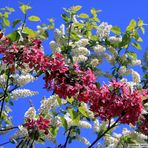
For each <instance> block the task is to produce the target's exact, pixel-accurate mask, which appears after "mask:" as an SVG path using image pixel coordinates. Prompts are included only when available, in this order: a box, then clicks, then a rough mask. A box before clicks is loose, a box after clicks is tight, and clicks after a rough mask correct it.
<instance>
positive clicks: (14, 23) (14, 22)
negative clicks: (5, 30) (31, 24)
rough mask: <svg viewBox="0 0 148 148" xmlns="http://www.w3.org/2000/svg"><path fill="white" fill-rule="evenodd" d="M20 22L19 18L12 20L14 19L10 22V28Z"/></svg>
mask: <svg viewBox="0 0 148 148" xmlns="http://www.w3.org/2000/svg"><path fill="white" fill-rule="evenodd" d="M20 22H21V20H20V19H16V20H14V21H13V22H12V28H15V26H16V25H17V24H18V23H20Z"/></svg>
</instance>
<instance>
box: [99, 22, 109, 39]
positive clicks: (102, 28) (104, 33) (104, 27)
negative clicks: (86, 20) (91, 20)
mask: <svg viewBox="0 0 148 148" xmlns="http://www.w3.org/2000/svg"><path fill="white" fill-rule="evenodd" d="M111 28H112V25H108V23H106V22H102V23H101V24H100V25H99V26H98V29H97V35H98V36H99V37H100V39H103V38H107V37H108V36H109V34H110V30H111Z"/></svg>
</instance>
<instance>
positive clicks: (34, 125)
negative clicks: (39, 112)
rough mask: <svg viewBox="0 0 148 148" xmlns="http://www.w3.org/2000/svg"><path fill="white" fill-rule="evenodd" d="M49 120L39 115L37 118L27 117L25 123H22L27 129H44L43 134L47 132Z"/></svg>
mask: <svg viewBox="0 0 148 148" xmlns="http://www.w3.org/2000/svg"><path fill="white" fill-rule="evenodd" d="M49 123H50V121H49V120H47V119H45V118H43V117H42V116H40V117H39V118H38V119H37V120H34V119H30V118H27V121H26V123H25V124H24V127H26V128H27V130H30V129H31V130H35V131H38V132H39V131H44V133H45V134H48V128H49Z"/></svg>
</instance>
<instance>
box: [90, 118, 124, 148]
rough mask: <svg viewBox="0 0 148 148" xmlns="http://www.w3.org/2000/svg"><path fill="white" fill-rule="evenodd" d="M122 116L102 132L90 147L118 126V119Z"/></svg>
mask: <svg viewBox="0 0 148 148" xmlns="http://www.w3.org/2000/svg"><path fill="white" fill-rule="evenodd" d="M120 118H121V117H119V118H118V119H117V120H116V121H115V122H114V123H113V124H112V125H111V126H108V128H107V129H106V131H105V132H104V133H102V134H101V135H100V136H98V137H97V138H96V139H95V141H94V142H93V143H92V144H91V145H90V146H89V147H88V148H92V147H93V146H94V145H95V144H96V142H97V141H98V140H100V139H101V138H102V137H103V136H104V135H105V134H106V133H107V132H108V131H110V130H111V129H112V128H114V127H115V126H116V124H117V123H118V121H119V120H120Z"/></svg>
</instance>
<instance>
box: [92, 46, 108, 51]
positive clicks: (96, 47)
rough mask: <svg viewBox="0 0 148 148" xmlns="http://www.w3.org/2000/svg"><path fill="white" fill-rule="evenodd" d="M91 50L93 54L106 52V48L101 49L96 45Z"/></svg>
mask: <svg viewBox="0 0 148 148" xmlns="http://www.w3.org/2000/svg"><path fill="white" fill-rule="evenodd" d="M93 50H94V51H95V52H104V51H105V50H106V48H105V47H103V46H102V45H96V46H94V47H93Z"/></svg>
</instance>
